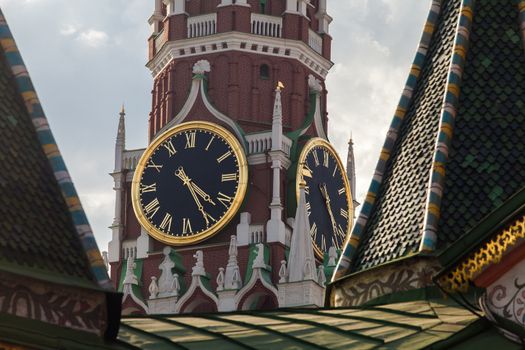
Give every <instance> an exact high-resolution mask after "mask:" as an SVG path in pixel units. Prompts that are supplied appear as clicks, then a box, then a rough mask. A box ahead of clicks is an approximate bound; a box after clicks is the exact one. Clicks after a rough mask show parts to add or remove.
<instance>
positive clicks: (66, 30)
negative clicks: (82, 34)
mask: <svg viewBox="0 0 525 350" xmlns="http://www.w3.org/2000/svg"><path fill="white" fill-rule="evenodd" d="M77 31H78V29H77V27H75V26H74V25H71V24H69V25H66V26H64V27H62V29H60V34H62V35H64V36H70V35H73V34H75V33H76V32H77Z"/></svg>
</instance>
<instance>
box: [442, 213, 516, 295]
mask: <svg viewBox="0 0 525 350" xmlns="http://www.w3.org/2000/svg"><path fill="white" fill-rule="evenodd" d="M523 239H525V215H522V216H520V217H519V218H518V219H516V220H514V221H513V222H512V224H510V225H507V226H506V227H505V228H503V229H499V230H498V234H496V235H495V236H494V237H493V238H491V239H490V240H489V241H488V242H485V243H483V244H482V245H481V246H480V247H478V248H477V249H476V250H474V251H473V252H471V253H470V254H468V255H467V256H465V257H464V258H463V259H462V260H460V261H459V262H458V263H457V264H455V265H454V267H453V268H451V269H450V270H449V271H448V273H447V274H446V275H444V276H442V277H440V278H439V282H440V284H441V285H442V287H443V288H445V289H446V290H447V291H450V292H454V291H460V292H467V291H468V289H469V282H471V281H474V280H475V279H476V278H477V277H479V276H480V275H481V274H482V273H483V271H485V269H486V268H488V267H489V266H491V265H493V264H498V263H499V262H500V261H501V259H502V258H503V257H504V256H505V254H507V253H508V252H509V251H510V250H511V249H512V248H513V247H514V246H515V245H516V244H518V243H519V242H520V240H523Z"/></svg>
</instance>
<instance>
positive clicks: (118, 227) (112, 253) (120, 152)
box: [108, 104, 126, 278]
mask: <svg viewBox="0 0 525 350" xmlns="http://www.w3.org/2000/svg"><path fill="white" fill-rule="evenodd" d="M119 115H120V117H119V122H118V130H117V139H116V141H115V169H114V170H113V173H112V174H111V176H112V177H113V181H114V182H115V185H114V187H113V189H114V190H115V216H114V217H113V223H112V224H111V226H110V228H111V231H112V239H111V241H110V242H109V245H108V261H109V262H117V261H119V259H120V253H121V250H120V249H121V247H120V240H121V238H122V231H123V225H122V218H121V216H122V197H123V192H124V187H125V186H124V183H125V181H126V174H125V172H123V171H122V170H123V168H124V164H123V163H124V152H125V150H126V111H125V110H124V104H122V108H121V109H120V113H119ZM112 277H113V278H114V276H112Z"/></svg>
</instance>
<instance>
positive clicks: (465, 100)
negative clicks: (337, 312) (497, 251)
mask: <svg viewBox="0 0 525 350" xmlns="http://www.w3.org/2000/svg"><path fill="white" fill-rule="evenodd" d="M524 4H525V2H524V1H518V0H506V1H498V0H478V1H476V2H473V1H472V0H434V1H433V3H432V8H431V11H430V15H429V19H428V21H427V24H426V25H425V31H424V34H423V39H422V41H421V44H420V47H419V49H418V53H417V55H416V60H415V62H414V65H413V67H412V71H411V74H410V76H409V79H408V82H407V86H406V88H405V91H404V92H403V96H402V98H401V101H400V104H399V107H398V110H397V111H396V115H395V117H394V121H393V123H392V125H391V128H390V130H389V133H388V135H387V140H386V142H385V146H384V148H383V151H382V153H381V157H380V160H379V163H378V166H377V169H376V173H375V175H374V178H373V180H372V185H371V187H370V190H369V193H368V196H367V198H366V200H365V203H364V205H363V208H362V210H361V214H360V216H359V219H358V221H357V223H356V226H355V228H354V231H353V233H352V237H351V239H350V242H349V244H348V245H347V247H346V249H345V252H344V255H343V257H342V258H341V261H340V263H339V266H338V271H337V275H336V277H342V276H343V275H344V274H345V273H347V272H348V271H359V270H364V269H367V268H371V267H374V266H377V265H379V264H382V263H385V262H388V261H392V260H394V259H398V258H402V257H405V256H408V255H412V254H418V253H420V252H430V253H432V252H434V251H435V250H436V249H442V248H445V247H447V246H448V245H450V244H451V243H452V242H454V241H455V240H456V239H457V238H459V236H460V235H461V234H463V233H465V232H466V231H467V230H468V229H469V228H472V226H473V225H475V224H476V223H477V222H478V221H479V220H480V219H481V218H483V217H484V216H485V215H487V214H489V212H490V211H491V210H493V209H494V208H495V207H497V206H498V205H499V204H501V203H502V202H503V201H504V200H505V199H506V198H508V197H509V196H510V195H511V194H512V193H514V192H515V191H517V190H518V189H520V188H521V187H522V186H524V185H525V175H522V174H525V172H523V171H522V170H523V167H524V166H525V157H524V156H523V148H525V143H523V142H519V141H521V140H522V139H523V137H522V136H523V134H524V133H525V123H524V121H525V120H523V119H525V103H524V102H523V101H525V98H524V97H525V95H524V88H525V85H524V82H525V76H524V72H525V64H524V63H525V55H524V51H523V49H524V48H523V42H522V40H523V35H522V33H521V32H520V25H522V30H523V29H525V25H524V24H525V15H524V12H525V5H524ZM520 11H521V12H520ZM520 14H521V16H520Z"/></svg>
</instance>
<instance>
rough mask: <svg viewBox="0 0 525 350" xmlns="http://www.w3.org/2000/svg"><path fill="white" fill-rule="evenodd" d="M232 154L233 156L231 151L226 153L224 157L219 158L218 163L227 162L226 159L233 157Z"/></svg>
mask: <svg viewBox="0 0 525 350" xmlns="http://www.w3.org/2000/svg"><path fill="white" fill-rule="evenodd" d="M231 154H232V152H231V151H228V152H226V153H224V154H223V155H222V156H220V157H219V158H217V163H220V162H222V161H223V160H225V159H226V158H228V157H229V156H231Z"/></svg>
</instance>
